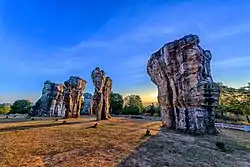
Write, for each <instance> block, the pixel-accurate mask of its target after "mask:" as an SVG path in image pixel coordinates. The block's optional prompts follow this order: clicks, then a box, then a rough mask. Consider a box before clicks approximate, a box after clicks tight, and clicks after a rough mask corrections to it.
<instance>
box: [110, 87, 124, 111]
mask: <svg viewBox="0 0 250 167" xmlns="http://www.w3.org/2000/svg"><path fill="white" fill-rule="evenodd" d="M122 109H123V97H122V95H120V94H119V93H114V92H111V94H110V110H111V113H112V114H119V113H120V112H121V111H122Z"/></svg>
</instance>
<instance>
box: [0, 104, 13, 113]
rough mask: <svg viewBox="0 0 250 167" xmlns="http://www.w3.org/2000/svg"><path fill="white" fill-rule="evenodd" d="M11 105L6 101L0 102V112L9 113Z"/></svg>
mask: <svg viewBox="0 0 250 167" xmlns="http://www.w3.org/2000/svg"><path fill="white" fill-rule="evenodd" d="M10 110H11V105H10V104H8V103H3V104H0V114H8V113H10Z"/></svg>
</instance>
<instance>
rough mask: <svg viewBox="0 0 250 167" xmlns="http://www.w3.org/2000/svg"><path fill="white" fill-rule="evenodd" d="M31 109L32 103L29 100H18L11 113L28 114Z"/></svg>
mask: <svg viewBox="0 0 250 167" xmlns="http://www.w3.org/2000/svg"><path fill="white" fill-rule="evenodd" d="M31 107H32V103H31V102H30V101H29V100H17V101H15V102H14V103H13V105H12V106H11V113H13V114H15V113H18V114H27V113H29V111H30V109H31Z"/></svg>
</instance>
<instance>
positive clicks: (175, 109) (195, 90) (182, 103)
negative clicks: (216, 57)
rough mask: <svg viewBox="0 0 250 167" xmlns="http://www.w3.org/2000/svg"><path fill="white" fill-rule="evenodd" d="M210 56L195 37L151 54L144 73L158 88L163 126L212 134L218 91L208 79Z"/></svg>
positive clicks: (217, 87)
mask: <svg viewBox="0 0 250 167" xmlns="http://www.w3.org/2000/svg"><path fill="white" fill-rule="evenodd" d="M211 58H212V55H211V52H210V51H209V50H203V49H202V48H201V47H200V46H199V37H198V36H197V35H187V36H185V37H183V38H181V39H179V40H175V41H174V42H170V43H167V44H165V45H164V46H163V47H162V48H161V49H160V50H158V51H157V52H155V53H154V54H152V56H151V58H150V59H149V61H148V66H147V72H148V75H149V76H150V78H151V80H152V82H153V83H155V84H156V85H157V88H158V102H159V104H160V108H161V112H162V121H163V124H164V125H166V126H167V127H168V128H173V129H178V130H184V131H186V132H188V133H195V134H202V133H209V134H214V133H216V128H215V122H214V119H215V114H214V110H215V108H216V107H217V105H218V100H219V96H220V88H219V86H218V85H217V84H215V83H214V82H213V79H212V75H211V68H210V62H211Z"/></svg>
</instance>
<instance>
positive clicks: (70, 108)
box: [64, 76, 87, 118]
mask: <svg viewBox="0 0 250 167" xmlns="http://www.w3.org/2000/svg"><path fill="white" fill-rule="evenodd" d="M86 83H87V82H86V81H85V80H84V79H82V78H80V77H74V76H71V77H70V78H69V80H67V81H65V82H64V85H65V87H66V88H65V91H64V103H65V108H66V112H65V117H67V118H70V117H73V118H77V117H79V116H80V112H81V105H82V95H83V91H84V89H85V86H86Z"/></svg>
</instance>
